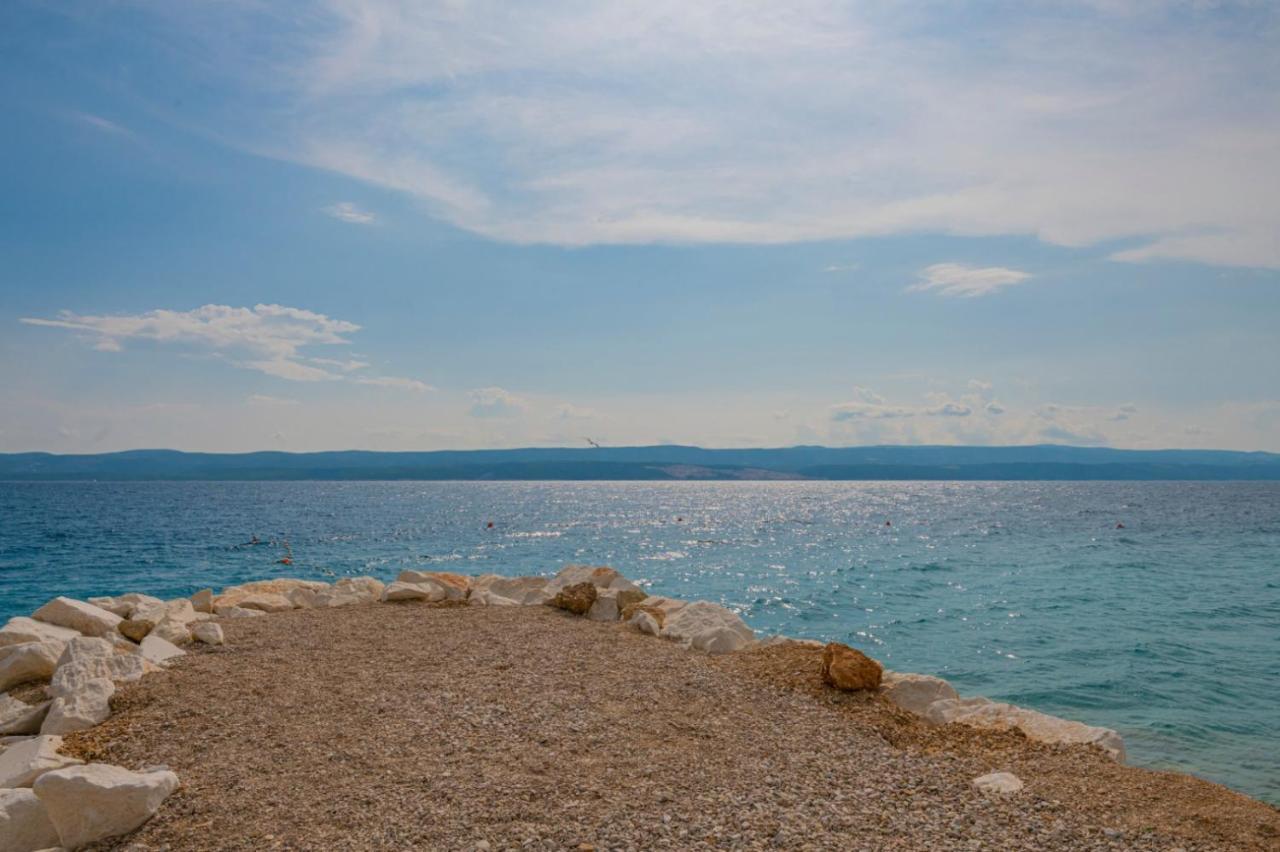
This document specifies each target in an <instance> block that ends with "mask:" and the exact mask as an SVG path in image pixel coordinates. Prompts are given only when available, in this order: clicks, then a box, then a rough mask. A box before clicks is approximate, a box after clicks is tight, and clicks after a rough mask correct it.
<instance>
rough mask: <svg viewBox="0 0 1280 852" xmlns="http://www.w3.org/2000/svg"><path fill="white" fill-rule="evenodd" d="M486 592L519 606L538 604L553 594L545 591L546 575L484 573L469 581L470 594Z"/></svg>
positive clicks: (473, 595)
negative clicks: (515, 575)
mask: <svg viewBox="0 0 1280 852" xmlns="http://www.w3.org/2000/svg"><path fill="white" fill-rule="evenodd" d="M479 592H488V593H489V594H491V595H496V596H498V597H500V598H505V599H507V600H510V601H515V602H516V603H517V604H520V605H521V606H540V605H542V604H544V603H546V602H547V601H549V600H550V599H551V598H552V597H553V596H552V595H550V594H548V593H547V578H546V577H503V576H501V575H500V574H485V575H484V576H482V577H477V578H476V579H475V580H474V581H472V583H471V596H472V597H473V598H474V597H475V596H476V595H477V593H479Z"/></svg>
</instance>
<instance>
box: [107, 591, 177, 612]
mask: <svg viewBox="0 0 1280 852" xmlns="http://www.w3.org/2000/svg"><path fill="white" fill-rule="evenodd" d="M89 603H91V604H93V605H94V606H96V607H101V608H102V609H105V610H107V611H108V612H114V613H115V614H116V615H118V616H120V617H121V618H131V617H132V616H133V614H134V612H136V611H137V610H138V609H140V608H144V607H153V606H159V605H162V604H163V603H164V601H162V600H160V599H159V598H154V597H152V596H151V595H143V594H139V593H138V592H129V593H128V594H127V595H116V596H115V597H109V598H89Z"/></svg>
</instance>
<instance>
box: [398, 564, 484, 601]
mask: <svg viewBox="0 0 1280 852" xmlns="http://www.w3.org/2000/svg"><path fill="white" fill-rule="evenodd" d="M396 582H397V583H411V584H415V585H416V584H422V583H435V584H436V585H437V586H439V587H440V588H442V589H444V595H445V600H448V601H464V600H466V599H467V595H468V594H470V592H471V578H470V577H465V576H463V575H462V574H452V573H450V572H448V571H401V572H400V574H399V575H398V576H397V577H396ZM392 585H395V584H394V583H393V584H392ZM383 594H384V595H385V594H386V593H385V592H384V593H383ZM384 600H385V597H384Z"/></svg>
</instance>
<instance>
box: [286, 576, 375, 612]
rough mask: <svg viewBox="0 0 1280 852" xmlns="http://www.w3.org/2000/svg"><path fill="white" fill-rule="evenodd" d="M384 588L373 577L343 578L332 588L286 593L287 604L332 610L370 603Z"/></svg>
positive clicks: (307, 589) (300, 589)
mask: <svg viewBox="0 0 1280 852" xmlns="http://www.w3.org/2000/svg"><path fill="white" fill-rule="evenodd" d="M385 588H386V586H385V584H383V582H382V581H381V580H376V579H374V578H373V577H343V578H342V579H340V580H338V581H337V582H335V583H334V584H333V585H332V586H323V587H322V588H319V589H316V588H297V589H293V590H291V591H290V592H288V593H287V595H286V596H287V597H288V598H289V602H290V603H292V604H293V605H294V606H295V607H299V608H301V609H332V608H334V607H339V606H352V605H354V604H362V603H372V602H374V601H376V600H379V599H380V598H381V596H382V592H383V590H384V589H385Z"/></svg>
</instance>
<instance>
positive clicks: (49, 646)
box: [0, 641, 67, 690]
mask: <svg viewBox="0 0 1280 852" xmlns="http://www.w3.org/2000/svg"><path fill="white" fill-rule="evenodd" d="M66 645H67V643H65V642H56V641H55V642H24V643H22V644H21V645H6V646H4V647H3V648H0V690H6V689H8V688H9V687H11V686H13V685H14V684H18V683H24V682H26V681H29V680H48V679H49V678H50V677H52V676H53V672H54V669H55V668H56V667H57V665H58V658H59V657H60V656H61V655H62V652H63V649H64V648H66Z"/></svg>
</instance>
